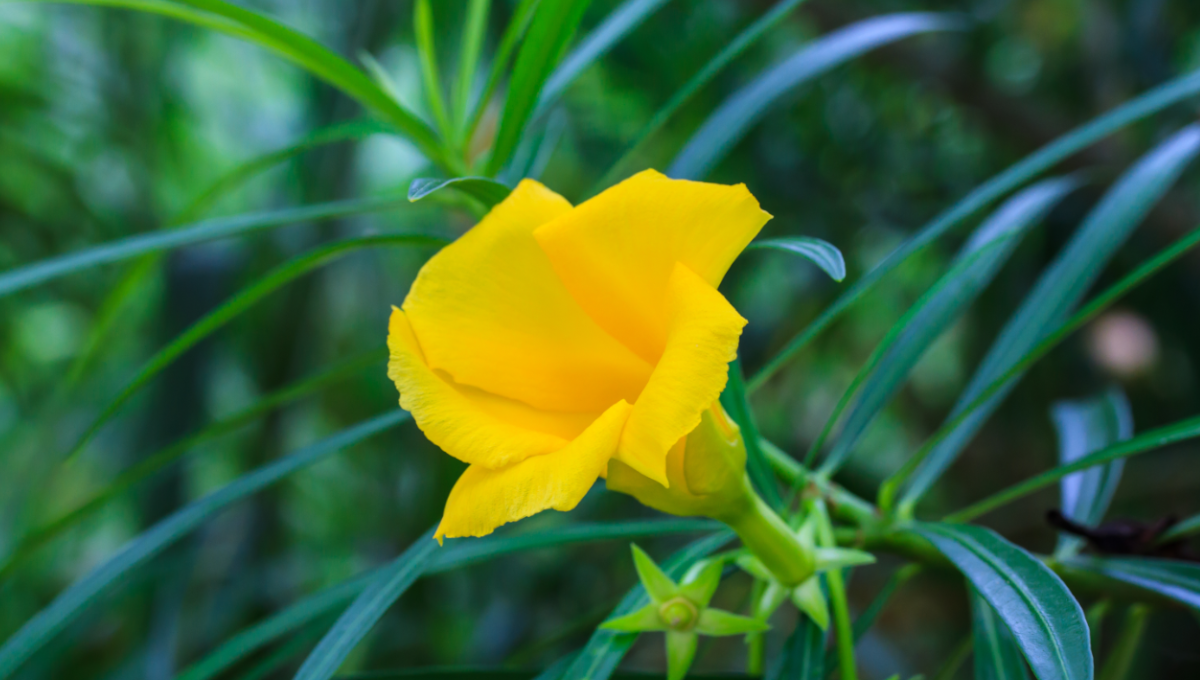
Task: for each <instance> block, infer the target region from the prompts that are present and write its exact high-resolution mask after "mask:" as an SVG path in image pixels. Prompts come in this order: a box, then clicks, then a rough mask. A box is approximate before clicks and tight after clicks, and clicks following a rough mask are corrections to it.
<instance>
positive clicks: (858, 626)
mask: <svg viewBox="0 0 1200 680" xmlns="http://www.w3.org/2000/svg"><path fill="white" fill-rule="evenodd" d="M920 571H921V565H919V564H909V565H908V566H905V567H902V568H900V569H897V570H896V571H895V573H893V574H892V576H891V578H889V579H888V580H887V583H885V584H884V585H883V588H882V589H880V591H879V594H878V595H876V596H875V599H873V600H871V603H870V604H868V605H867V608H866V609H864V610H863V611H862V613H861V614H859V615H858V618H856V619H854V628H853V635H854V642H855V643H856V644H857V643H858V641H860V640H862V639H863V636H864V635H866V634H867V632H868V631H870V630H871V628H872V627H873V626H874V625H875V621H876V620H877V619H878V618H879V615H880V614H881V613H882V612H883V609H884V607H886V606H887V604H888V602H889V601H890V600H891V599H892V595H895V594H896V590H897V589H898V588H899V587H900V586H901V585H903V584H904V583H905V582H906V581H908V579H910V578H912V577H913V576H916V575H917V574H918V573H920ZM824 663H825V667H826V668H833V667H835V666H836V665H837V656H836V650H832V649H831V650H829V651H828V652H826V654H825V662H824Z"/></svg>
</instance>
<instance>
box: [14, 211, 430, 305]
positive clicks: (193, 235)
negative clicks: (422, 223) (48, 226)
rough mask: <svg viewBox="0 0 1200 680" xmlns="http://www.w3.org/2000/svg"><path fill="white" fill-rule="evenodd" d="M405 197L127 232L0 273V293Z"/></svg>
mask: <svg viewBox="0 0 1200 680" xmlns="http://www.w3.org/2000/svg"><path fill="white" fill-rule="evenodd" d="M406 202H407V201H406V200H405V199H404V198H395V197H382V198H358V199H351V200H346V201H331V202H329V203H318V204H316V205H309V206H304V207H301V208H284V209H283V210H270V211H266V212H261V213H251V214H248V215H236V216H233V217H220V218H215V219H210V220H204V221H203V222H197V223H196V224H195V225H192V226H189V227H180V228H178V229H170V230H167V231H156V232H151V233H149V234H139V235H137V236H130V237H128V238H123V239H119V240H116V241H110V242H108V243H104V244H101V245H98V246H92V247H90V248H85V249H83V250H80V251H77V252H74V253H69V254H67V255H59V256H57V257H51V258H48V259H45V260H42V261H41V262H36V263H34V264H27V265H24V266H21V267H17V268H16V269H9V270H8V271H6V272H3V273H0V297H3V296H5V295H9V294H11V293H14V292H16V291H18V290H22V289H24V288H29V287H30V286H35V285H38V284H40V283H44V282H46V281H49V280H51V279H56V278H58V277H60V276H66V275H68V274H74V273H75V272H78V271H81V270H84V269H87V268H90V267H95V266H97V265H101V264H108V263H110V262H120V261H121V260H128V259H130V258H132V257H137V256H138V255H145V254H147V253H158V252H163V251H166V250H173V249H175V248H180V247H182V246H189V245H193V244H196V243H204V242H206V241H215V240H217V239H222V238H230V237H232V236H242V235H245V234H250V233H253V232H256V231H261V230H263V229H271V228H274V227H282V226H284V225H288V224H296V223H300V222H313V221H318V220H330V219H337V218H341V217H349V216H351V215H362V214H364V213H371V212H380V211H383V210H389V209H391V208H396V207H399V206H402V205H404V204H405V203H406Z"/></svg>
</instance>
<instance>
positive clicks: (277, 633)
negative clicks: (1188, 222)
mask: <svg viewBox="0 0 1200 680" xmlns="http://www.w3.org/2000/svg"><path fill="white" fill-rule="evenodd" d="M720 526H721V525H720V524H718V523H717V522H713V521H709V520H694V519H667V520H640V521H630V522H609V523H597V524H571V525H567V526H562V527H553V528H549V529H542V530H539V531H535V532H530V533H518V534H517V535H514V536H508V535H503V534H500V535H497V534H493V535H491V536H486V537H484V538H480V539H474V540H464V541H452V542H451V543H450V544H449V545H447V546H446V548H445V550H439V551H438V552H436V553H435V554H434V556H433V560H432V562H431V564H429V566H428V567H427V568H426V569H425V573H426V574H434V573H440V572H443V571H449V570H451V569H457V568H460V567H466V566H470V565H473V564H478V563H481V562H486V561H488V560H491V559H494V558H496V557H502V556H504V555H510V554H513V553H518V552H524V551H528V550H539V549H545V548H553V547H559V546H565V545H571V544H574V543H588V542H592V541H611V540H629V539H636V538H648V537H652V536H663V535H668V534H678V533H690V532H708V531H714V530H716V529H719V528H720ZM376 572H377V570H372V571H370V572H367V573H366V574H363V575H361V576H357V577H355V578H352V579H350V580H347V581H343V582H342V583H339V584H337V585H333V586H330V587H328V588H325V589H323V590H320V591H318V592H316V593H313V594H311V595H308V596H305V597H303V598H301V599H300V600H298V601H297V602H295V603H293V604H291V605H289V606H288V607H287V608H285V609H283V610H282V611H279V612H277V613H275V614H273V615H271V616H270V617H268V618H266V619H264V620H263V621H260V622H258V623H256V624H254V625H253V626H250V627H249V628H247V629H245V630H243V631H241V632H239V633H238V634H236V635H234V636H233V637H231V638H229V639H227V640H225V641H224V642H222V643H221V646H220V647H218V648H217V649H215V650H213V651H212V652H211V653H209V654H208V655H207V656H205V657H204V658H202V659H200V660H199V661H197V662H196V663H194V664H192V665H191V666H189V667H188V668H186V669H184V671H183V672H182V673H181V674H180V675H179V676H178V677H177V678H176V680H207V679H208V678H212V677H216V676H217V675H219V674H221V673H222V672H223V671H225V670H226V669H227V668H229V667H230V666H232V665H233V664H235V663H237V662H238V661H240V660H242V659H244V658H246V657H247V656H249V655H250V654H253V653H254V652H256V651H258V650H259V649H262V648H263V647H266V646H267V645H269V644H271V643H272V642H274V641H276V640H278V639H279V638H281V637H283V636H284V635H287V634H288V633H291V632H292V631H295V630H297V629H299V628H301V627H303V626H304V625H306V624H308V623H310V622H312V621H314V620H316V619H318V618H320V617H321V616H323V615H325V614H327V613H329V612H331V611H333V610H334V609H336V608H337V607H339V606H341V605H343V604H345V603H346V602H348V601H350V600H351V599H352V598H354V597H355V596H357V595H358V594H359V593H360V592H362V590H363V589H364V588H366V587H367V584H368V583H370V582H371V580H372V579H373V578H374V577H375V575H376ZM563 668H564V670H565V668H566V667H565V665H564V667H563Z"/></svg>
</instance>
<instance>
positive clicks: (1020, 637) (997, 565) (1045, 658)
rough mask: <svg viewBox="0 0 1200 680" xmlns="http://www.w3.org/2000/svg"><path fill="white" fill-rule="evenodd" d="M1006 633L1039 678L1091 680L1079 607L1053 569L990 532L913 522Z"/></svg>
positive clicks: (1088, 650)
mask: <svg viewBox="0 0 1200 680" xmlns="http://www.w3.org/2000/svg"><path fill="white" fill-rule="evenodd" d="M911 531H912V532H914V533H916V534H918V535H920V536H922V537H923V538H925V539H926V540H928V541H929V542H930V543H932V544H933V546H934V547H935V548H937V549H938V551H939V552H941V553H942V554H943V555H945V556H946V558H947V559H948V560H950V561H951V562H953V563H954V566H956V567H958V570H959V571H961V572H962V574H963V576H965V577H967V580H968V581H970V582H971V585H972V586H974V588H975V590H976V591H977V592H978V593H979V595H980V596H981V597H982V598H983V599H984V600H986V601H987V603H988V604H989V605H991V606H992V608H993V609H994V610H995V611H996V613H997V614H998V615H999V617H1000V618H1001V619H1002V620H1003V621H1004V623H1005V624H1006V625H1007V626H1008V629H1009V630H1010V631H1011V632H1012V634H1013V638H1014V639H1015V640H1016V642H1017V644H1018V645H1019V646H1020V648H1021V652H1022V653H1023V654H1024V655H1025V659H1026V660H1027V661H1028V662H1029V666H1030V667H1031V668H1032V669H1033V672H1034V675H1036V676H1037V677H1038V678H1039V680H1091V679H1092V674H1093V667H1092V643H1091V638H1090V637H1089V635H1088V625H1087V621H1086V620H1085V618H1084V615H1083V609H1082V608H1080V606H1079V603H1078V602H1076V601H1075V598H1074V597H1073V596H1072V595H1071V591H1069V590H1067V586H1066V585H1064V584H1063V582H1062V579H1060V578H1059V577H1058V576H1057V575H1056V574H1055V573H1054V572H1053V571H1050V569H1049V568H1048V567H1047V566H1046V565H1044V564H1042V563H1041V562H1039V561H1038V560H1036V559H1035V558H1034V557H1033V556H1031V555H1030V554H1029V553H1027V552H1025V551H1024V550H1022V549H1021V548H1018V547H1017V546H1015V545H1013V544H1012V543H1009V542H1008V541H1006V540H1004V539H1003V538H1001V537H1000V536H999V535H997V534H996V533H995V532H994V531H992V530H990V529H984V528H982V527H976V526H969V525H950V524H933V523H917V524H915V525H914V526H913V528H912V529H911Z"/></svg>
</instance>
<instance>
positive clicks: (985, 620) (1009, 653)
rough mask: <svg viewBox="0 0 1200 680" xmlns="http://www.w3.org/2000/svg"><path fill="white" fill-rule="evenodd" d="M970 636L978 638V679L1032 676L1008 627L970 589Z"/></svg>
mask: <svg viewBox="0 0 1200 680" xmlns="http://www.w3.org/2000/svg"><path fill="white" fill-rule="evenodd" d="M971 634H972V635H973V636H974V638H975V680H1026V679H1027V678H1028V677H1029V673H1028V672H1027V671H1026V670H1025V661H1024V660H1023V659H1022V658H1021V650H1020V648H1018V647H1017V642H1016V640H1014V639H1013V635H1012V631H1010V630H1009V629H1008V624H1006V623H1004V621H1001V620H1000V616H999V615H998V614H996V610H995V609H993V608H992V605H990V604H988V601H987V600H985V599H983V596H982V595H980V594H979V591H977V590H975V588H974V587H972V588H971Z"/></svg>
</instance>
